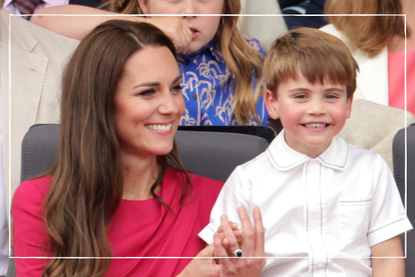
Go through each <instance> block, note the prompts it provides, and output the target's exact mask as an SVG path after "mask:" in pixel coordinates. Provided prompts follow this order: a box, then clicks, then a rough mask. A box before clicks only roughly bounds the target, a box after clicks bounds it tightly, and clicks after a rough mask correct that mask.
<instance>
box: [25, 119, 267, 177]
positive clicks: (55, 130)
mask: <svg viewBox="0 0 415 277" xmlns="http://www.w3.org/2000/svg"><path fill="white" fill-rule="evenodd" d="M201 127H203V126H201ZM214 127H215V128H216V127H222V126H214ZM223 127H231V126H223ZM233 127H249V128H247V129H245V128H235V129H234V128H230V129H232V132H231V133H228V132H225V131H224V130H222V129H221V128H219V129H221V130H219V131H218V130H217V129H209V128H204V129H199V128H193V129H192V128H183V129H186V131H184V130H179V131H177V133H176V143H177V146H178V148H179V153H180V158H181V159H182V161H183V164H184V165H185V167H186V168H187V169H188V170H189V171H190V172H192V173H194V174H197V175H201V176H204V177H208V178H212V179H215V180H219V181H223V182H224V181H226V179H227V177H228V176H229V175H230V173H231V172H232V171H233V169H234V168H235V167H236V166H237V165H239V164H242V163H245V162H247V161H249V160H251V159H253V158H254V157H256V156H257V155H258V154H260V153H262V152H263V151H265V150H266V148H267V147H268V145H269V141H271V140H272V139H273V136H274V137H275V132H274V131H273V130H272V129H271V128H270V127H264V126H260V127H258V126H233ZM256 127H258V128H259V129H258V130H259V132H258V133H259V135H250V134H249V132H250V133H255V132H256V131H253V129H256ZM230 129H228V130H230ZM240 132H242V133H240ZM58 134H59V125H58V124H36V125H33V126H32V127H30V129H29V131H28V132H27V133H26V135H25V137H24V138H23V142H22V169H21V170H22V171H21V181H24V180H27V179H29V178H32V177H34V176H36V175H38V174H40V173H42V172H43V171H45V170H47V169H50V168H51V167H52V166H53V164H54V162H55V161H56V159H57V156H58V148H59V138H58V137H59V136H58ZM261 134H262V135H264V137H265V138H264V137H261Z"/></svg>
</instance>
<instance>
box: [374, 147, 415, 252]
mask: <svg viewBox="0 0 415 277" xmlns="http://www.w3.org/2000/svg"><path fill="white" fill-rule="evenodd" d="M375 168H377V169H378V170H376V175H375V176H374V181H375V184H374V192H373V197H372V206H371V209H370V215H369V216H370V222H369V224H370V226H369V231H368V233H367V237H368V240H369V245H370V246H371V247H372V246H373V245H376V244H378V243H381V242H383V241H386V240H388V239H391V238H393V237H395V236H398V235H400V234H402V233H404V232H405V231H409V230H411V229H412V225H411V223H410V222H409V219H408V217H407V216H406V212H405V209H404V207H403V205H402V201H401V197H400V194H399V191H398V188H397V186H396V183H395V179H394V178H393V175H392V172H391V171H390V169H389V167H388V165H387V164H386V162H385V161H384V160H383V159H382V158H381V157H380V156H379V155H377V160H376V161H375Z"/></svg>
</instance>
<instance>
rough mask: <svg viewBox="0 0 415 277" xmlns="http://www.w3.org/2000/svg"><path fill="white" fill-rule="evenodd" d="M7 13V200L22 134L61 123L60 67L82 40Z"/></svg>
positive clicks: (16, 177) (0, 39)
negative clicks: (39, 124) (41, 126)
mask: <svg viewBox="0 0 415 277" xmlns="http://www.w3.org/2000/svg"><path fill="white" fill-rule="evenodd" d="M9 15H10V13H9V12H8V11H6V10H4V9H2V10H1V11H0V20H1V23H0V24H1V33H0V34H1V36H0V52H1V55H0V58H1V60H0V65H1V112H2V113H1V116H2V124H3V126H2V131H3V167H4V178H5V187H6V199H7V200H6V202H7V204H10V203H9V200H10V199H12V196H13V193H14V191H15V190H16V188H17V186H18V185H19V182H20V160H21V157H20V156H21V142H22V139H23V136H24V134H25V133H26V131H27V130H28V128H29V127H30V126H31V125H33V124H36V123H57V122H59V111H60V106H59V95H60V92H61V88H60V82H61V75H62V70H63V68H64V65H65V63H66V62H67V60H68V58H69V57H70V55H71V54H72V53H73V51H74V50H75V49H76V47H77V45H78V44H79V41H77V40H73V39H69V38H66V37H63V36H60V35H57V34H55V33H53V32H51V31H48V30H46V29H43V28H41V27H39V26H37V25H35V24H32V23H30V22H28V21H27V20H24V19H21V18H20V17H16V16H9ZM9 28H10V30H11V32H10V33H9ZM9 35H10V37H11V49H9ZM9 62H10V65H11V71H10V70H9ZM9 80H10V82H9ZM8 207H9V205H8Z"/></svg>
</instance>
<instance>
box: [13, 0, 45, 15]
mask: <svg viewBox="0 0 415 277" xmlns="http://www.w3.org/2000/svg"><path fill="white" fill-rule="evenodd" d="M41 1H42V0H14V3H15V5H16V7H17V8H18V9H19V11H20V13H21V14H22V15H23V18H24V19H26V20H30V16H27V15H29V14H33V12H34V11H35V9H36V7H37V6H38V5H39V4H40V2H41ZM24 15H26V16H24Z"/></svg>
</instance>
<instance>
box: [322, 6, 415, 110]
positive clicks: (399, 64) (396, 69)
mask: <svg viewBox="0 0 415 277" xmlns="http://www.w3.org/2000/svg"><path fill="white" fill-rule="evenodd" d="M325 12H326V13H327V14H351V15H352V14H359V16H330V17H328V20H329V21H330V22H331V23H332V25H328V26H325V27H323V28H322V30H323V31H326V32H329V33H331V34H333V35H335V36H338V37H339V38H341V39H342V40H344V41H345V42H346V44H348V46H349V48H350V49H351V51H352V53H353V56H354V57H355V59H356V61H357V62H358V63H359V68H360V73H359V75H358V78H357V83H358V88H357V90H356V93H355V99H356V98H363V99H366V100H369V101H373V102H376V103H379V104H382V105H387V106H392V107H395V108H399V109H404V108H405V93H404V92H405V65H404V63H405V56H406V82H407V83H406V85H407V87H406V88H407V94H406V104H407V110H408V111H410V112H412V113H413V114H415V37H414V36H413V35H411V30H414V29H415V20H414V17H411V16H407V17H406V22H405V17H404V16H403V15H402V14H407V15H413V14H414V13H415V1H413V0H399V1H398V0H366V1H360V0H350V1H341V0H328V1H327V3H326V6H325ZM362 14H367V15H368V16H361V15H362ZM375 14H378V16H373V15H375ZM405 27H406V29H405ZM405 45H406V47H405ZM405 52H406V53H405Z"/></svg>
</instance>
